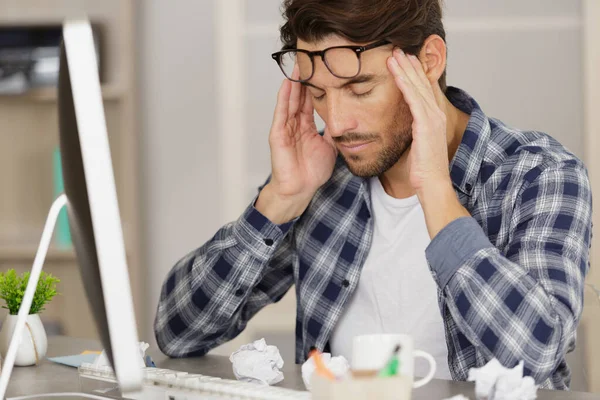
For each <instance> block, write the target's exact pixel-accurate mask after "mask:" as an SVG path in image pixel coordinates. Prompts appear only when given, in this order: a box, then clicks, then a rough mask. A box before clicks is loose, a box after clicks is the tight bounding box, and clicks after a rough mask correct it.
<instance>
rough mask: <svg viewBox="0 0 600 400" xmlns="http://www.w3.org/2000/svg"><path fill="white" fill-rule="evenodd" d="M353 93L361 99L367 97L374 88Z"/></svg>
mask: <svg viewBox="0 0 600 400" xmlns="http://www.w3.org/2000/svg"><path fill="white" fill-rule="evenodd" d="M352 93H353V94H354V97H358V98H359V99H360V98H361V97H367V96H368V95H370V94H371V93H373V89H371V90H369V91H366V92H363V93H354V92H352Z"/></svg>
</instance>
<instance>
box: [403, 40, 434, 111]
mask: <svg viewBox="0 0 600 400" xmlns="http://www.w3.org/2000/svg"><path fill="white" fill-rule="evenodd" d="M393 59H394V60H395V61H396V62H397V63H398V65H399V66H400V71H399V74H400V75H403V76H405V77H406V80H407V82H406V83H407V84H410V85H411V86H412V87H413V88H414V90H415V91H416V93H417V94H418V95H419V96H421V97H422V99H423V102H424V103H425V104H424V107H426V108H427V109H432V110H433V109H435V106H436V105H437V103H436V100H435V95H434V93H433V89H432V88H431V85H429V81H428V80H427V77H426V76H425V72H424V71H423V66H422V65H421V63H420V61H419V59H418V58H417V57H416V56H414V55H408V54H406V53H404V52H402V50H400V49H397V50H396V51H394V56H393ZM398 60H400V61H398ZM419 70H420V71H421V73H422V76H420V75H419V72H418V71H419Z"/></svg>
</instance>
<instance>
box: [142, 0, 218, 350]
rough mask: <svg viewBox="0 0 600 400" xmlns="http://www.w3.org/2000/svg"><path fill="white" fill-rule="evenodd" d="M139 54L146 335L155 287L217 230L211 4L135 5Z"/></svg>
mask: <svg viewBox="0 0 600 400" xmlns="http://www.w3.org/2000/svg"><path fill="white" fill-rule="evenodd" d="M138 6H139V8H138V15H139V30H138V37H139V38H138V39H139V42H140V47H139V49H140V53H139V54H138V71H139V82H138V84H139V90H140V121H141V127H140V129H141V134H140V136H141V146H142V148H141V151H140V152H141V155H142V168H141V174H142V190H141V192H142V195H141V196H140V197H141V204H140V207H143V210H144V212H143V215H144V218H143V232H144V235H145V237H144V244H145V246H144V247H145V264H146V271H147V274H146V280H147V281H146V285H145V286H146V287H147V290H148V297H147V308H146V314H147V315H146V318H145V320H146V330H145V332H143V333H142V335H143V337H144V339H145V340H147V341H153V335H152V321H153V320H154V313H155V309H156V305H157V304H158V296H159V290H160V286H161V284H162V281H163V279H164V277H165V276H166V274H167V272H168V271H169V269H170V268H171V267H172V266H173V265H174V264H175V262H176V261H177V259H178V258H180V257H182V256H183V255H184V254H185V253H187V252H188V251H191V250H193V249H194V248H196V247H198V246H199V245H200V244H202V243H203V242H204V241H206V240H207V239H208V238H209V237H210V236H211V235H212V234H213V233H214V232H215V231H216V229H217V228H218V227H219V225H221V222H222V221H219V220H218V215H219V213H220V208H219V199H218V197H217V196H216V195H214V194H213V193H212V192H211V191H212V190H213V188H215V187H217V178H218V177H217V176H216V175H215V174H214V170H215V168H214V165H215V163H216V162H217V160H216V158H215V147H216V146H217V135H218V132H217V131H216V121H215V118H214V115H215V113H216V105H215V101H214V97H215V93H214V76H215V71H214V67H213V63H212V62H211V60H212V57H213V49H214V43H213V41H214V37H213V3H212V2H211V1H196V0H177V1H169V2H165V1H159V0H156V1H144V2H138Z"/></svg>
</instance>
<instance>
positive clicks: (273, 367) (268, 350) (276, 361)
mask: <svg viewBox="0 0 600 400" xmlns="http://www.w3.org/2000/svg"><path fill="white" fill-rule="evenodd" d="M229 361H231V363H232V364H233V374H234V375H235V377H236V378H237V379H238V380H240V381H244V382H252V383H260V384H263V385H274V384H276V383H279V382H281V381H282V380H283V372H281V368H283V358H281V354H279V349H278V348H277V347H276V346H268V345H267V342H266V341H265V339H264V338H263V339H260V340H256V341H255V342H253V343H250V344H245V345H243V346H241V347H240V348H239V349H238V350H237V351H235V352H233V353H232V354H231V356H230V357H229Z"/></svg>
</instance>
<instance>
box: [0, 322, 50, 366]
mask: <svg viewBox="0 0 600 400" xmlns="http://www.w3.org/2000/svg"><path fill="white" fill-rule="evenodd" d="M16 324H17V316H16V315H7V316H6V318H5V319H4V323H3V324H2V331H0V353H2V357H3V358H6V353H7V352H8V346H9V345H10V340H11V338H12V335H13V332H14V330H15V325H16ZM47 350H48V337H47V336H46V330H45V329H44V325H43V324H42V321H41V320H40V316H39V315H38V314H29V315H28V316H27V321H26V322H25V329H24V330H23V336H22V339H21V344H20V345H19V348H18V349H17V357H16V358H15V365H17V366H21V367H25V366H28V365H37V364H39V363H40V362H41V361H42V360H43V359H44V358H45V357H46V351H47Z"/></svg>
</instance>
